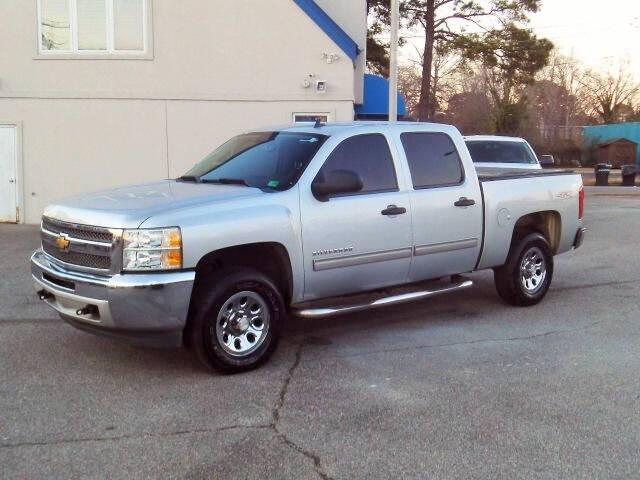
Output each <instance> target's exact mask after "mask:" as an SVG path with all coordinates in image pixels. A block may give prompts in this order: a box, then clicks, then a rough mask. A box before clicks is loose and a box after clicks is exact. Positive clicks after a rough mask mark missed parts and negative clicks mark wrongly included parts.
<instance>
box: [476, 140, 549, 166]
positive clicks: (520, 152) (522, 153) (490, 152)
mask: <svg viewBox="0 0 640 480" xmlns="http://www.w3.org/2000/svg"><path fill="white" fill-rule="evenodd" d="M466 143H467V148H468V149H469V153H471V159H472V160H473V161H474V163H524V164H536V163H538V162H537V160H536V158H535V156H534V154H533V152H532V151H531V149H530V148H529V146H528V145H527V144H526V143H524V142H504V141H501V142H498V141H490V140H468V141H467V142H466Z"/></svg>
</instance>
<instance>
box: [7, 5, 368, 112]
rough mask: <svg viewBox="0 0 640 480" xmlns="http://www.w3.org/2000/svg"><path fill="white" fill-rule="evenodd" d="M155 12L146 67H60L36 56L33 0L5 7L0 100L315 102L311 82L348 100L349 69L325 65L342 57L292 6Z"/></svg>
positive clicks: (68, 63)
mask: <svg viewBox="0 0 640 480" xmlns="http://www.w3.org/2000/svg"><path fill="white" fill-rule="evenodd" d="M341 1H342V0H341ZM333 2H334V3H335V2H337V0H333ZM351 2H360V0H349V1H347V2H346V3H345V4H344V5H349V4H351ZM151 3H152V10H153V12H152V17H153V22H152V23H153V29H152V30H153V31H152V34H153V55H152V59H146V60H87V59H82V60H67V59H65V60H60V59H52V57H51V56H47V57H45V58H44V59H43V58H42V57H39V56H38V55H37V9H36V5H37V2H36V0H2V1H1V2H0V19H3V20H2V28H1V29H0V45H3V48H1V49H0V97H34V96H37V97H47V98H49V97H64V98H77V97H100V98H162V99H165V98H179V99H207V100H214V99H215V100H247V99H263V100H264V99H275V100H282V99H291V100H294V99H295V100H316V99H317V97H318V94H317V93H316V92H315V91H313V89H305V88H302V87H301V83H302V81H303V80H304V78H305V76H306V75H308V74H314V75H316V77H318V78H322V79H324V80H327V82H328V90H327V93H326V94H324V95H323V96H324V97H325V98H326V99H331V100H351V101H353V100H354V88H353V85H354V72H355V70H354V65H353V62H352V61H351V60H350V59H349V58H348V57H347V56H346V55H343V56H342V57H341V59H340V60H339V61H337V62H335V63H333V64H327V63H326V61H324V60H323V58H322V54H323V53H325V52H335V51H340V50H339V48H338V47H337V46H336V45H335V43H334V42H333V41H332V40H331V39H330V38H329V37H328V36H327V35H326V34H324V32H322V30H320V29H319V28H318V26H317V25H316V24H315V23H314V22H313V21H312V20H311V19H310V18H309V17H308V16H307V15H306V14H305V13H304V12H303V11H302V10H301V9H300V8H299V7H298V6H297V5H296V4H295V3H294V2H293V1H292V0H268V1H265V0H233V1H217V0H216V1H213V0H181V1H179V2H177V1H175V0H153V1H152V2H151ZM335 5H339V3H335ZM334 9H335V10H338V9H337V8H334ZM345 11H347V12H348V10H345ZM345 17H346V18H350V17H349V16H348V15H345Z"/></svg>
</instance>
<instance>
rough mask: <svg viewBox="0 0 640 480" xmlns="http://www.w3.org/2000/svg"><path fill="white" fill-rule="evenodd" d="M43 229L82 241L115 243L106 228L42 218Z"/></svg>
mask: <svg viewBox="0 0 640 480" xmlns="http://www.w3.org/2000/svg"><path fill="white" fill-rule="evenodd" d="M42 228H44V229H45V230H49V231H50V232H53V233H58V234H60V233H65V234H67V235H69V236H70V237H74V238H79V239H81V240H90V241H92V242H104V243H111V242H112V241H113V235H112V233H111V232H110V231H109V230H107V229H106V228H100V227H86V226H83V225H75V224H72V223H66V222H61V221H60V220H54V219H53V218H47V217H42Z"/></svg>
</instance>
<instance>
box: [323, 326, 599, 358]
mask: <svg viewBox="0 0 640 480" xmlns="http://www.w3.org/2000/svg"><path fill="white" fill-rule="evenodd" d="M601 323H602V321H598V322H593V323H590V324H589V325H585V326H582V327H577V328H569V329H566V330H551V331H548V332H543V333H536V334H533V335H527V336H523V337H508V338H480V339H477V340H468V341H466V342H451V343H433V344H429V345H415V346H408V347H397V348H384V349H380V350H368V351H366V352H357V353H345V354H342V355H335V356H334V358H351V357H364V356H366V355H376V354H378V353H391V352H406V351H409V350H426V349H430V348H447V347H457V346H460V345H475V344H481V343H499V342H522V341H525V340H534V339H536V338H541V337H549V336H552V335H561V334H564V333H573V332H580V331H582V330H587V329H589V328H593V327H595V326H597V325H599V324H601Z"/></svg>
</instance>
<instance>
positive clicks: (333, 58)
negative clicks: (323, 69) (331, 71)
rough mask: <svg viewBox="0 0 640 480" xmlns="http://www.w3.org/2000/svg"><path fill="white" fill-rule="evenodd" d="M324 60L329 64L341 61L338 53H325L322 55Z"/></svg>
mask: <svg viewBox="0 0 640 480" xmlns="http://www.w3.org/2000/svg"><path fill="white" fill-rule="evenodd" d="M322 58H323V59H324V61H325V62H327V63H328V64H332V63H333V62H337V61H338V60H340V55H338V54H337V53H327V52H324V53H323V54H322Z"/></svg>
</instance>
